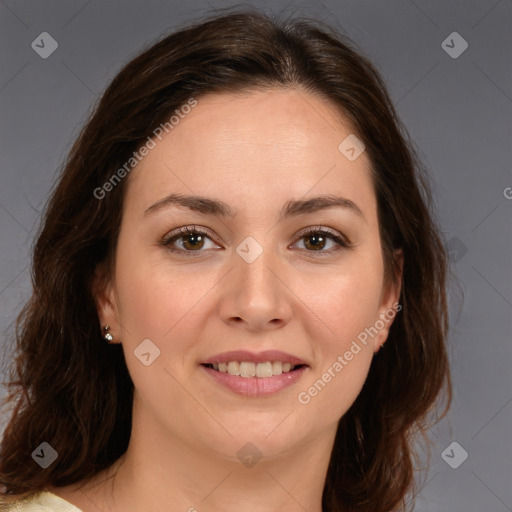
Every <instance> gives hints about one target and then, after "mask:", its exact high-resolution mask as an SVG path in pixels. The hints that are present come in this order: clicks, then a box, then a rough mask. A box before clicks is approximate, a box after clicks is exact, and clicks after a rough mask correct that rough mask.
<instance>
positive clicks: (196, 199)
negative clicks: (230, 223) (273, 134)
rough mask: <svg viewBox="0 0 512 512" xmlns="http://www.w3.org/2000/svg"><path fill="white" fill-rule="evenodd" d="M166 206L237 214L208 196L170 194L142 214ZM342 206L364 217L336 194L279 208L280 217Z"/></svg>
mask: <svg viewBox="0 0 512 512" xmlns="http://www.w3.org/2000/svg"><path fill="white" fill-rule="evenodd" d="M168 206H178V207H180V206H181V207H184V208H188V209H189V210H193V211H197V212H199V213H202V214H205V215H217V216H221V217H231V218H234V217H235V216H236V214H237V212H236V211H235V210H233V209H232V208H231V207H230V206H229V205H228V204H227V203H225V202H223V201H219V200H216V199H211V198H208V197H201V196H192V195H183V194H170V195H168V196H167V197H164V198H163V199H160V200H159V201H157V202H156V203H154V204H152V205H151V206H150V207H149V208H147V209H146V211H145V212H144V215H147V214H149V213H151V212H155V211H157V210H160V209H161V208H164V207H168ZM335 207H338V208H343V209H346V210H348V211H351V212H353V213H355V214H356V215H358V216H359V217H361V218H362V219H363V220H364V219H365V217H364V214H363V212H362V211H361V209H360V208H359V206H357V204H356V203H354V202H353V201H351V200H350V199H347V198H345V197H341V196H336V195H331V194H329V195H322V196H318V197H312V198H310V199H299V200H290V201H287V202H286V203H285V204H284V206H283V208H282V210H281V219H285V218H288V217H293V216H299V215H305V214H308V213H314V212H318V211H321V210H325V209H328V208H335Z"/></svg>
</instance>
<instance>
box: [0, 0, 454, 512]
mask: <svg viewBox="0 0 512 512" xmlns="http://www.w3.org/2000/svg"><path fill="white" fill-rule="evenodd" d="M354 48H355V47H354V44H353V43H352V42H351V41H350V40H349V39H347V38H346V37H345V36H344V35H340V34H339V33H337V32H336V31H335V30H334V29H332V28H331V27H329V26H328V25H325V24H323V23H321V22H318V21H314V20H308V19H303V18H301V19H298V18H297V19H290V18H289V19H285V20H278V19H276V18H272V17H270V16H268V15H266V14H263V13H261V12H259V11H257V10H253V9H244V10H242V11H239V12H229V13H227V14H226V12H224V13H222V14H220V15H219V14H216V15H214V16H210V17H208V18H206V19H203V20H202V21H197V20H196V21H195V22H194V23H192V24H189V25H187V26H183V27H180V28H179V29H178V30H176V31H175V32H173V33H172V34H170V35H166V36H165V37H162V38H161V39H160V40H159V41H158V42H157V43H156V44H154V45H152V46H151V47H149V48H148V49H145V50H144V51H143V53H141V54H140V55H138V56H137V57H136V58H134V59H133V60H131V61H130V62H129V63H128V64H127V65H125V67H124V68H123V69H122V70H121V71H120V72H119V73H118V74H117V76H115V78H114V79H113V81H112V82H111V84H110V85H109V86H108V88H107V89H106V91H105V93H104V94H103V96H102V97H101V99H100V100H99V102H98V104H97V105H96V106H95V108H94V111H93V112H92V114H91V115H90V117H89V119H88V121H87V122H86V124H85V126H84V127H83V129H82V131H81V132H80V134H79V136H78V138H77V140H76V142H75V143H74V145H73V147H72V148H71V151H70V153H69V155H68V158H67V160H66V162H65V163H64V165H63V168H62V171H61V174H60V176H59V179H58V181H57V183H56V185H55V187H54V189H53V191H52V194H51V196H50V198H49V200H48V203H47V205H46V208H45V212H44V216H43V218H42V222H41V225H40V228H39V231H38V233H37V238H36V242H35V246H34V248H33V260H32V285H33V294H32V296H31V298H30V300H29V301H28V302H27V303H26V305H25V306H24V308H23V309H22V311H21V313H20V314H19V316H18V318H17V321H16V328H15V330H14V331H15V333H14V335H13V338H12V340H13V343H15V344H16V347H15V350H16V352H15V357H14V358H13V360H12V365H11V366H10V368H9V372H8V380H7V381H6V385H7V387H8V389H9V393H8V395H7V398H6V400H5V401H4V404H3V405H9V406H11V409H12V410H11V411H10V416H9V421H8V423H7V426H6V428H5V431H4V435H3V439H2V441H1V444H0V486H1V488H0V491H1V494H0V503H1V502H3V503H4V504H5V503H8V502H10V501H12V500H13V499H14V498H18V499H19V498H21V497H26V496H29V495H31V494H33V493H35V492H37V491H40V490H43V489H44V488H45V486H47V485H53V486H57V487H59V486H64V485H69V484H72V483H75V482H77V481H80V480H82V479H87V478H90V477H92V476H93V475H95V474H96V473H98V472H99V471H100V470H102V469H104V468H106V467H108V466H110V465H112V464H113V463H114V462H115V461H116V460H117V459H118V458H119V457H120V456H121V455H122V454H123V453H124V452H125V451H126V449H127V447H128V442H129V439H130V433H131V420H132V417H131V414H132V401H133V382H132V380H131V378H130V375H129V373H128V370H127V366H126V363H125V360H124V355H123V351H122V347H121V345H109V344H107V343H105V341H104V339H103V338H102V336H101V332H100V330H99V327H98V325H99V321H98V315H97V311H96V307H95V301H94V298H93V291H92V288H91V287H92V285H93V277H94V273H95V270H96V269H97V268H98V267H99V266H100V265H102V264H105V263H106V264H107V267H108V269H109V271H110V272H112V269H113V263H114V255H115V251H116V241H117V236H118V231H119V227H120V223H121V216H122V211H123V195H124V190H125V187H126V184H127V181H128V180H129V177H127V178H126V179H123V180H121V181H120V182H119V183H118V184H117V185H116V186H115V187H112V190H111V191H110V192H109V194H108V197H106V198H104V199H98V198H97V197H96V196H97V194H95V193H94V191H95V190H98V187H102V186H103V184H105V183H106V182H107V181H108V180H109V179H110V178H111V177H112V175H113V174H114V173H115V172H116V170H118V169H119V168H121V167H122V166H123V164H124V163H125V162H127V161H128V160H129V159H130V157H132V155H133V153H134V152H136V151H137V150H138V148H140V147H141V146H142V144H143V143H145V142H147V140H148V137H152V134H153V132H154V130H156V129H157V128H158V126H159V125H161V124H162V123H165V122H166V121H168V119H169V117H170V116H171V115H172V114H173V113H174V112H175V111H176V110H177V109H179V108H180V106H182V105H184V104H185V103H186V102H187V101H188V100H190V98H192V97H193V98H196V99H197V98H200V97H201V95H204V94H208V93H215V92H232V93H237V92H244V91H247V90H254V89H266V88H275V87H281V88H294V89H296V90H299V91H300V90H303V91H307V92H310V93H312V94H316V95H318V96H319V97H321V98H323V99H325V100H327V101H328V102H330V104H332V105H333V106H334V107H337V108H338V110H339V113H340V115H341V116H343V117H344V118H345V119H347V120H348V122H349V123H350V126H351V128H352V130H353V132H354V133H356V134H357V136H358V137H359V138H360V139H361V140H362V141H363V142H364V144H365V146H366V153H367V155H368V157H369V159H370V161H371V164H372V181H373V184H374V189H375V193H376V197H377V209H378V212H377V213H378V219H379V226H380V235H381V242H382V247H383V254H384V260H385V275H386V279H393V276H396V275H397V274H396V271H397V265H398V263H397V262H396V261H395V260H394V259H393V253H394V250H395V249H402V251H403V257H404V266H403V273H402V282H401V296H400V304H401V305H402V307H403V309H402V311H401V312H400V314H398V316H397V317H396V318H395V321H394V323H393V325H392V327H391V329H390V332H389V336H388V340H387V342H386V344H385V347H384V348H383V349H381V350H380V351H379V353H378V354H377V355H376V356H375V357H374V358H373V361H372V365H371V368H370V372H369V375H368V378H367V380H366V382H365V384H364V387H363V389H362V391H361V393H360V394H359V396H358V397H357V399H356V400H355V402H354V403H353V405H352V406H351V408H350V409H349V410H348V411H347V412H346V414H344V416H343V417H342V418H341V419H340V421H339V426H338V430H337V434H336V438H335V443H334V447H333V451H332V455H331V459H330V463H329V467H328V472H327V477H326V482H325V487H324V491H323V498H322V503H323V510H324V512H336V511H339V510H343V511H344V512H375V510H379V512H388V511H395V510H405V509H407V507H408V499H407V497H408V496H409V494H412V491H414V489H415V484H414V470H415V460H416V458H415V453H416V452H415V442H416V440H417V438H418V434H419V433H424V432H425V430H426V428H427V425H428V422H430V423H432V422H434V421H435V420H437V419H438V418H439V416H436V417H435V418H434V417H433V415H432V414H431V413H433V412H435V411H437V410H438V406H439V404H440V402H441V398H445V399H446V407H445V409H444V412H443V413H442V415H444V414H445V413H446V410H447V409H448V406H449V404H450V401H451V392H452V388H451V381H450V373H449V364H448V357H447V349H446V340H447V333H448V312H447V304H446V290H445V286H446V278H447V268H448V267H447V256H446V251H445V249H444V246H443V241H442V239H441V234H440V230H439V228H438V227H437V222H436V220H435V214H434V212H433V211H432V208H431V206H432V192H431V188H430V185H429V178H428V174H427V172H426V171H425V170H424V168H423V166H422V165H421V163H420V161H419V159H418V157H417V156H416V152H415V150H414V147H413V144H412V143H411V142H410V139H409V137H408V135H407V133H406V130H405V129H404V127H403V126H402V124H401V122H400V120H399V118H398V116H397V114H396V111H395V109H394V107H393V105H392V102H391V100H390V97H389V93H388V92H387V90H386V86H385V84H384V81H383V79H382V78H381V76H380V74H379V72H378V71H377V70H376V69H375V67H374V66H373V65H372V64H371V63H370V62H369V61H368V60H367V58H366V57H364V56H363V54H362V52H360V51H356V50H355V49H354ZM43 441H46V442H48V443H50V444H51V446H52V447H53V448H54V449H55V450H56V451H57V452H58V454H59V456H58V459H57V460H56V461H55V463H53V464H52V465H51V466H50V467H48V468H47V469H45V470H41V468H40V467H39V466H38V465H37V464H36V463H35V462H34V461H33V460H32V458H31V453H32V452H33V450H34V449H35V448H36V447H37V446H39V445H40V443H41V442H43Z"/></svg>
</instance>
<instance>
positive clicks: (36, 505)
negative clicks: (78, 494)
mask: <svg viewBox="0 0 512 512" xmlns="http://www.w3.org/2000/svg"><path fill="white" fill-rule="evenodd" d="M7 511H8V512H82V510H81V509H79V508H77V507H75V506H74V505H71V503H69V502H67V501H66V500H64V499H63V498H61V497H60V496H57V495H56V494H53V493H52V492H49V491H41V492H40V493H38V494H34V495H33V496H31V497H30V498H27V499H25V500H20V501H17V502H16V503H13V504H12V505H11V506H10V507H9V508H8V509H7Z"/></svg>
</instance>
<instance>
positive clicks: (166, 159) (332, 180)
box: [98, 89, 399, 460]
mask: <svg viewBox="0 0 512 512" xmlns="http://www.w3.org/2000/svg"><path fill="white" fill-rule="evenodd" d="M190 110H191V111H190V112H189V113H188V114H182V116H183V117H182V118H180V119H179V123H177V124H175V123H174V124H173V128H172V130H171V129H169V133H165V131H164V132H163V133H164V135H163V136H161V140H159V138H155V139H154V141H155V144H154V147H152V149H149V150H148V154H147V155H146V156H145V157H144V158H143V160H142V161H141V162H140V164H138V165H137V166H136V168H135V169H134V170H133V171H132V172H131V174H130V176H129V177H128V178H125V179H128V180H129V183H128V185H129V186H128V188H127V191H126V196H125V202H124V212H123V218H122V225H121V230H120V234H119V240H118V246H117V257H116V266H115V275H114V276H113V279H112V281H111V282H110V287H108V288H107V290H106V292H105V294H104V295H102V296H100V297H99V298H98V310H99V314H100V319H101V320H102V324H103V325H105V324H108V325H110V326H111V332H112V334H113V335H114V337H115V338H116V339H117V340H119V341H121V342H122V345H123V350H124V354H125V358H126V362H127V365H128V369H129V371H130V375H131V377H132V380H133V382H134V385H135V388H136V391H135V398H134V400H135V409H134V422H135V423H134V424H138V425H142V426H143V427H144V429H146V430H145V431H146V432H148V433H149V434H150V437H151V436H154V437H153V438H154V439H160V440H162V439H165V440H166V441H168V442H179V443H180V446H182V447H189V448H191V449H194V450H197V449H202V450H209V451H213V452H215V454H216V455H217V456H221V457H225V458H226V459H232V460H236V458H237V457H239V456H240V453H239V454H238V455H237V452H239V450H240V449H241V448H242V447H244V445H246V443H252V445H254V446H255V447H256V449H257V450H258V451H259V453H261V454H262V455H263V456H264V457H265V456H268V457H270V458H271V457H273V456H275V455H278V454H280V455H283V454H285V453H287V452H289V453H291V452H292V451H293V450H294V449H296V448H297V446H298V445H300V444H304V443H308V442H310V441H312V440H318V439H324V440H329V441H331V442H332V440H333V437H334V433H335V431H336V426H337V422H338V420H339V419H340V417H341V416H342V415H343V414H344V413H345V412H346V411H347V409H348V408H349V407H350V405H351V404H352V403H353V402H354V400H355V399H356V397H357V395H358V393H359V392H360V390H361V388H362V386H363V383H364V381H365V378H366V376H367V374H368V371H369V367H370V363H371V361H372V356H373V354H374V352H375V351H376V350H377V349H378V348H379V346H380V345H381V344H382V343H383V341H384V340H385V339H386V336H387V331H388V328H389V327H390V325H391V323H392V319H393V316H394V313H395V309H394V308H393V304H395V308H396V301H397V300H398V295H399V290H398V289H395V288H391V287H390V288H385V286H384V266H383V255H382V247H381V243H380V237H379V226H378V222H377V204H376V197H375V193H374V190H373V186H372V182H371V179H370V162H369V159H368V157H367V155H366V153H365V152H364V151H363V152H362V153H361V154H360V155H359V156H357V155H358V153H359V152H360V151H361V149H362V148H361V147H359V146H358V145H357V140H355V139H353V135H352V136H351V133H352V132H351V129H350V127H349V126H348V124H347V123H345V122H344V121H343V119H341V118H340V116H339V114H338V112H337V111H336V110H335V109H334V107H333V106H332V105H331V104H330V103H328V102H327V101H326V100H323V99H320V98H318V97H316V96H314V95H311V94H310V93H306V92H303V91H296V90H290V89H288V90H284V89H276V90H270V91H265V92H249V93H247V94H244V95H237V96H235V95H231V94H210V95H207V96H204V97H200V98H199V99H198V102H197V105H196V106H195V107H193V108H191V109H190ZM349 136H350V138H349V139H347V137H349ZM151 146H153V145H151ZM171 196H180V197H182V198H187V197H190V196H200V197H202V198H205V199H207V201H206V200H205V201H200V200H199V199H194V201H192V200H190V199H189V200H188V204H189V205H191V206H192V207H187V206H186V205H185V203H182V204H181V205H180V203H178V202H176V201H172V200H171ZM166 198H168V200H166ZM316 198H317V199H316ZM328 198H330V199H331V200H332V199H334V198H340V199H339V201H338V204H337V205H331V206H330V207H326V205H329V204H331V203H329V202H327V201H326V199H328ZM341 198H343V199H341ZM103 200H104V201H108V195H107V197H105V199H103ZM218 204H220V205H221V206H218ZM185 227H188V228H189V230H190V231H192V233H191V234H190V233H189V234H187V233H180V232H178V231H177V230H178V228H185ZM194 227H195V228H196V229H199V230H200V233H197V232H195V231H193V230H194V229H195V228H194ZM309 228H312V230H313V232H312V233H310V234H305V233H304V231H305V230H306V229H309ZM336 238H339V239H340V241H341V243H338V242H337V241H336ZM344 243H346V244H350V246H344V245H343V244H344ZM148 340H149V341H148ZM239 351H246V352H248V353H242V354H240V353H239V354H228V352H239ZM267 351H269V352H268V353H267V354H262V353H263V352H267ZM276 351H279V353H277V352H276ZM230 361H231V362H230ZM228 362H230V363H229V364H228ZM207 363H209V364H210V366H206V364H207ZM220 363H224V364H220ZM238 363H241V364H238ZM256 363H261V364H256ZM287 363H288V364H287ZM298 363H300V364H302V365H303V366H297V368H296V369H294V370H293V369H292V370H290V371H288V372H287V371H286V370H287V369H288V368H287V366H289V364H298ZM213 365H215V366H213ZM217 365H218V366H217ZM226 365H227V366H228V370H229V372H228V373H226V372H225V370H226ZM237 371H238V372H240V371H241V372H242V373H243V374H244V375H253V374H254V372H256V373H257V375H259V376H249V377H247V376H240V375H236V372H237ZM280 371H281V372H282V373H281V374H280V375H278V374H279V372H280ZM270 372H272V376H270V375H271V374H270ZM232 374H235V375H232ZM274 374H275V375H274ZM244 449H245V450H249V451H250V449H249V448H247V447H246V448H244ZM251 449H254V448H251ZM242 453H243V450H242Z"/></svg>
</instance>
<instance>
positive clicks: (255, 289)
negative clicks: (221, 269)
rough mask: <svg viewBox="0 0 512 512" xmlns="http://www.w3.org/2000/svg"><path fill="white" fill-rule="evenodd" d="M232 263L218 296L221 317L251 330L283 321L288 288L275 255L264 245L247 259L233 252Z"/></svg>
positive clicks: (286, 316)
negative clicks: (221, 292)
mask: <svg viewBox="0 0 512 512" xmlns="http://www.w3.org/2000/svg"><path fill="white" fill-rule="evenodd" d="M233 265H234V266H233V269H232V271H231V272H230V273H229V276H227V281H228V282H227V284H226V285H225V286H224V291H223V294H222V296H221V304H220V310H219V313H220V316H221V318H222V320H223V321H224V322H225V323H227V324H230V325H231V326H233V325H236V326H238V327H240V328H243V329H245V330H247V331H251V332H257V331H270V330H274V329H278V328H281V327H283V326H284V325H286V324H287V323H288V322H289V320H290V317H291V311H292V307H291V303H290V296H291V291H290V290H289V288H288V287H287V285H286V278H285V276H284V271H283V268H282V265H280V264H279V262H278V260H277V256H275V255H273V254H272V251H271V250H270V249H265V250H263V252H262V253H261V255H260V256H259V257H258V258H256V259H255V260H254V261H252V262H250V263H249V262H248V261H246V260H244V259H243V258H242V257H240V256H239V254H238V253H236V252H234V253H233Z"/></svg>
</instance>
